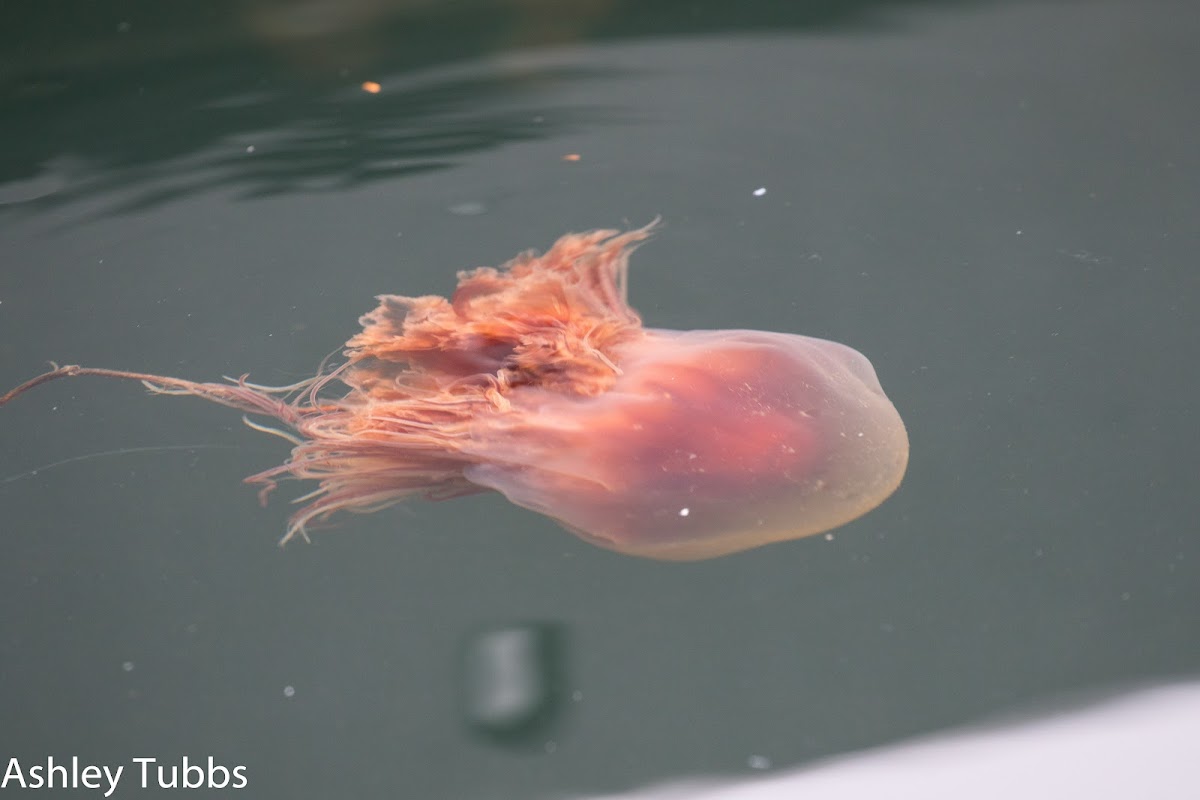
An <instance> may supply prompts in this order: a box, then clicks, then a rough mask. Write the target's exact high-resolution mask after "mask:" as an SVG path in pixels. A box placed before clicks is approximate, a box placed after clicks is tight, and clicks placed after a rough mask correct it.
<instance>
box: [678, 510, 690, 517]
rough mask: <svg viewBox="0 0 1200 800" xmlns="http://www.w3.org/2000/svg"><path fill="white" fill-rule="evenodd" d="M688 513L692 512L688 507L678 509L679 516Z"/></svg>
mask: <svg viewBox="0 0 1200 800" xmlns="http://www.w3.org/2000/svg"><path fill="white" fill-rule="evenodd" d="M690 513H692V510H691V509H690V508H681V509H679V516H681V517H686V516H687V515H688V514H690Z"/></svg>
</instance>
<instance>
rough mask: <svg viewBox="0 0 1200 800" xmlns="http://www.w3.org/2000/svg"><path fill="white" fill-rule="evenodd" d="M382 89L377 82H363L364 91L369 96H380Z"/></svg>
mask: <svg viewBox="0 0 1200 800" xmlns="http://www.w3.org/2000/svg"><path fill="white" fill-rule="evenodd" d="M382 89H383V87H382V86H380V85H379V84H378V83H376V82H375V81H363V85H362V90H363V91H364V92H367V93H368V94H379V92H380V91H381V90H382Z"/></svg>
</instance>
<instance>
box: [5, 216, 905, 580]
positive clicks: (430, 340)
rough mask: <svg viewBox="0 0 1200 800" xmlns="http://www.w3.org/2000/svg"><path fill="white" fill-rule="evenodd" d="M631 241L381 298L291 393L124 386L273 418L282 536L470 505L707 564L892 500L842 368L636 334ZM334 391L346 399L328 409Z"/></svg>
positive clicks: (632, 236) (874, 426)
mask: <svg viewBox="0 0 1200 800" xmlns="http://www.w3.org/2000/svg"><path fill="white" fill-rule="evenodd" d="M650 228H651V226H648V227H646V228H642V229H639V230H633V231H627V232H624V233H620V232H617V231H608V230H601V231H592V232H590V233H583V234H568V235H566V236H563V237H562V238H561V239H559V240H558V241H557V242H556V243H555V244H554V245H553V246H552V247H551V248H550V250H549V251H547V252H546V253H545V254H544V255H540V256H539V255H536V254H534V253H532V252H528V253H525V254H523V255H520V256H518V257H517V258H516V259H514V260H513V261H511V262H509V263H508V264H506V265H505V266H503V267H501V268H499V269H495V268H492V267H480V268H478V269H474V270H470V271H465V272H460V273H459V275H458V288H457V289H456V291H455V292H454V294H453V296H452V297H451V298H450V299H446V298H444V297H439V296H425V297H402V296H398V295H382V296H380V297H379V298H378V300H379V305H378V307H376V308H375V310H373V311H371V312H370V313H368V314H366V315H365V316H363V317H362V318H361V319H360V322H361V324H362V326H363V330H362V332H361V333H359V334H358V335H356V336H354V337H353V338H352V339H350V341H349V342H347V343H346V350H345V352H344V355H345V358H346V360H345V362H344V363H342V364H341V365H340V366H337V367H335V368H333V369H330V370H325V369H322V370H321V372H320V373H319V374H318V375H316V376H315V377H313V378H310V379H308V380H306V381H303V382H301V383H298V384H294V385H292V386H284V387H266V386H259V385H256V384H252V383H249V382H247V380H246V378H245V376H243V377H242V378H241V379H240V380H237V381H230V382H229V383H198V382H194V381H189V380H182V379H179V378H171V377H166V376H158V375H147V374H143V373H136V372H126V371H123V370H108V369H97V368H87V367H79V366H64V367H57V368H55V369H54V370H52V371H51V372H47V373H45V374H43V375H40V376H38V377H36V378H33V379H32V380H30V381H27V382H26V383H24V384H22V385H21V386H18V387H17V388H15V389H13V390H12V391H10V392H9V393H8V394H6V395H4V396H2V397H0V405H4V404H5V403H7V402H9V401H11V400H12V399H13V398H15V397H17V396H18V395H20V394H23V393H24V392H26V391H28V390H29V389H32V388H34V387H35V386H38V385H40V384H42V383H45V382H47V381H50V380H54V379H56V378H61V377H68V376H77V375H98V376H107V377H117V378H131V379H135V380H141V381H142V382H144V383H145V384H146V385H147V386H148V387H149V388H150V389H151V390H152V391H154V392H157V393H160V394H186V395H194V396H197V397H202V398H205V399H206V400H211V401H213V402H217V403H221V404H223V405H226V406H231V407H233V408H236V409H239V410H241V411H244V412H247V413H249V414H256V415H262V416H266V417H271V418H274V419H275V420H277V421H279V422H280V423H282V424H283V425H284V426H286V427H287V428H288V429H290V430H289V431H280V430H275V429H271V428H264V427H263V426H261V425H258V424H257V423H250V424H251V425H252V427H255V428H259V429H262V430H267V431H269V432H273V433H278V434H280V435H283V436H284V437H285V438H288V439H289V440H290V441H292V442H293V443H294V444H295V448H294V449H293V450H292V453H291V456H290V457H289V458H288V460H287V461H286V462H285V463H283V464H281V465H279V466H277V467H274V468H271V469H268V470H266V471H264V472H260V473H258V474H257V475H252V476H250V477H249V478H247V479H246V480H247V481H248V482H249V483H253V484H258V485H260V486H262V487H263V490H262V493H261V496H262V497H263V498H264V500H265V497H266V495H267V493H269V492H270V491H271V490H272V489H273V488H274V487H275V485H276V482H277V481H278V480H281V479H286V478H293V479H301V480H316V481H319V485H318V488H317V489H316V490H315V491H313V492H312V493H311V494H309V495H306V496H305V497H304V498H302V501H306V502H307V505H305V506H303V507H302V508H301V509H300V510H299V511H298V512H297V513H296V514H295V515H293V517H292V519H291V521H290V523H289V526H288V530H287V534H286V535H285V536H284V539H283V541H284V542H286V541H288V540H289V539H291V538H292V537H294V536H297V535H300V536H304V537H305V538H307V532H306V526H307V525H308V524H309V523H311V522H313V521H323V520H325V519H326V518H328V517H329V516H330V515H331V514H333V513H334V512H337V511H356V512H369V511H375V510H378V509H381V508H384V507H386V506H389V505H392V504H394V503H396V502H399V501H401V500H404V499H405V498H407V497H410V496H413V495H422V496H425V497H427V498H430V499H445V498H450V497H456V496H461V495H465V494H471V493H474V492H478V491H483V490H485V489H494V490H496V491H498V492H500V493H502V494H503V495H504V496H505V497H507V498H508V499H509V500H510V501H512V502H513V503H516V504H517V505H520V506H524V507H525V508H529V509H532V510H534V511H537V512H539V513H542V514H545V515H547V516H549V517H552V518H554V519H555V520H557V521H558V522H559V523H560V524H562V525H563V526H564V527H565V528H567V529H568V530H570V531H571V532H572V533H575V534H577V535H578V536H580V537H581V538H583V539H586V540H587V541H589V542H592V543H594V544H597V545H599V546H601V547H607V548H609V549H612V550H617V551H620V552H623V553H629V554H632V555H637V556H645V557H650V558H660V559H670V560H686V559H699V558H709V557H713V556H720V555H724V554H727V553H732V552H736V551H739V550H746V549H749V548H752V547H758V546H760V545H764V544H768V543H771V542H776V541H782V540H786V539H795V538H799V537H802V536H810V535H812V534H816V533H821V532H823V531H827V530H829V529H831V528H834V527H837V526H839V525H842V524H845V523H847V522H849V521H851V520H853V519H855V518H857V517H859V516H861V515H862V514H865V513H866V512H868V511H870V510H871V509H872V508H874V507H875V506H877V505H879V504H880V503H881V502H883V500H884V499H886V498H887V497H888V496H889V495H890V494H891V493H892V492H893V491H894V490H895V489H896V487H897V486H899V484H900V480H901V478H902V477H903V475H904V470H905V467H906V465H907V463H908V436H907V434H906V432H905V429H904V424H903V422H902V421H901V420H900V415H899V414H898V413H897V412H896V409H895V407H894V406H893V405H892V403H891V402H890V401H889V400H888V398H887V396H886V395H884V393H883V389H882V388H880V385H879V381H878V379H877V378H876V376H875V370H874V369H873V368H872V366H871V364H870V362H869V361H867V359H866V358H865V357H863V356H862V355H861V354H860V353H858V352H857V351H855V350H853V349H851V348H849V347H847V346H845V345H842V344H837V343H835V342H829V341H824V340H822V339H813V338H809V337H806V336H798V335H795V334H788V333H765V332H760V331H746V330H720V331H669V330H656V329H652V328H643V327H642V322H641V319H640V317H639V316H638V314H637V312H635V311H634V310H633V309H632V308H631V307H630V306H629V304H628V302H627V284H628V281H627V272H628V257H629V254H630V252H631V251H632V249H633V248H634V247H635V246H636V245H637V244H638V243H639V242H641V241H642V240H644V239H645V238H646V237H647V236H648V235H649V233H650ZM337 383H340V384H342V385H343V386H344V387H346V388H347V389H348V391H339V392H337V393H331V391H330V390H331V389H332V388H333V386H334V385H335V384H337Z"/></svg>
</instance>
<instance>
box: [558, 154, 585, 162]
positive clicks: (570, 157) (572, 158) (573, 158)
mask: <svg viewBox="0 0 1200 800" xmlns="http://www.w3.org/2000/svg"><path fill="white" fill-rule="evenodd" d="M581 158H583V156H581V155H579V153H567V154H566V155H565V156H563V157H562V160H563V161H579V160H580V159H581Z"/></svg>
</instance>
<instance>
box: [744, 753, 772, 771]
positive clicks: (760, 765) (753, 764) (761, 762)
mask: <svg viewBox="0 0 1200 800" xmlns="http://www.w3.org/2000/svg"><path fill="white" fill-rule="evenodd" d="M746 764H747V765H749V767H750V769H770V768H771V759H769V758H767V757H766V756H750V757H749V758H747V759H746Z"/></svg>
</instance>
